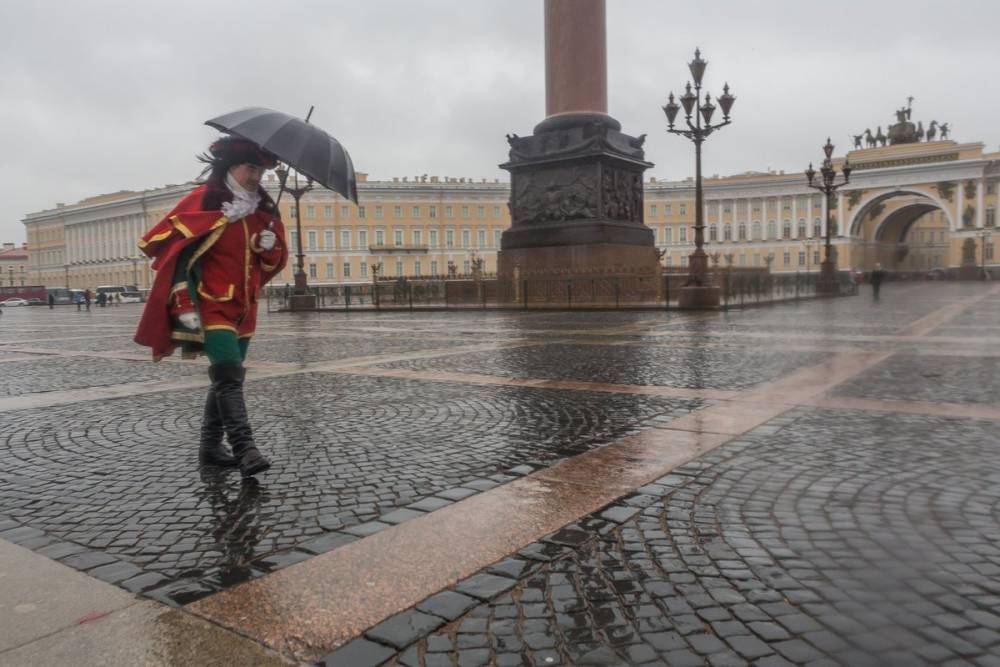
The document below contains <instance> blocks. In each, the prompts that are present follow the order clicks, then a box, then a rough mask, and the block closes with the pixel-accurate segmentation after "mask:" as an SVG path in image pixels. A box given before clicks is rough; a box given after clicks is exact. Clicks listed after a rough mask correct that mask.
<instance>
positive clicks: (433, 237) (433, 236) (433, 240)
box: [427, 229, 438, 248]
mask: <svg viewBox="0 0 1000 667" xmlns="http://www.w3.org/2000/svg"><path fill="white" fill-rule="evenodd" d="M427 238H428V239H429V241H430V246H431V247H432V248H436V247H438V230H436V229H432V230H430V231H429V232H427Z"/></svg>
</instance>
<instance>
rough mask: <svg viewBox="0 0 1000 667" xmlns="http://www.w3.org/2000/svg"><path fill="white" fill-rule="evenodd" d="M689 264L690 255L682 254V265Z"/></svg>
mask: <svg viewBox="0 0 1000 667" xmlns="http://www.w3.org/2000/svg"><path fill="white" fill-rule="evenodd" d="M687 265H688V256H687V255H681V266H687Z"/></svg>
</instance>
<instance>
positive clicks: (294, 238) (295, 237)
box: [288, 231, 299, 249]
mask: <svg viewBox="0 0 1000 667" xmlns="http://www.w3.org/2000/svg"><path fill="white" fill-rule="evenodd" d="M288 242H289V243H291V244H292V249H297V248H298V247H299V234H298V232H296V231H291V232H288Z"/></svg>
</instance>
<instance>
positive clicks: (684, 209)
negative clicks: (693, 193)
mask: <svg viewBox="0 0 1000 667" xmlns="http://www.w3.org/2000/svg"><path fill="white" fill-rule="evenodd" d="M687 212H688V207H687V204H681V211H680V213H681V215H687Z"/></svg>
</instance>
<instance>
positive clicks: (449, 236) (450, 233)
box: [444, 229, 455, 248]
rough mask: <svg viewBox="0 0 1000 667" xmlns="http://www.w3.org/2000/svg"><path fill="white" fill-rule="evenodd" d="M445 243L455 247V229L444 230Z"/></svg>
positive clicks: (448, 246) (449, 246) (447, 246)
mask: <svg viewBox="0 0 1000 667" xmlns="http://www.w3.org/2000/svg"><path fill="white" fill-rule="evenodd" d="M444 245H445V247H446V248H454V247H455V230H454V229H446V230H445V232H444Z"/></svg>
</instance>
